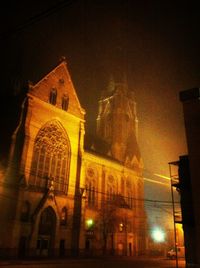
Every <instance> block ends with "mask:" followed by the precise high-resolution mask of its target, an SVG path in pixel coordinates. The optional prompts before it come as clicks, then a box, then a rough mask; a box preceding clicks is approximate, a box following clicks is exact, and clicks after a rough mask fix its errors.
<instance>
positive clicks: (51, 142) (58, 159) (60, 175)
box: [30, 121, 70, 192]
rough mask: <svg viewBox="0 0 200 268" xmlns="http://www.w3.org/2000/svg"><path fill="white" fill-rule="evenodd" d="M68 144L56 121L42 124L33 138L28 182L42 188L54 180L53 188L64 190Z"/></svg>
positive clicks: (68, 151) (66, 182)
mask: <svg viewBox="0 0 200 268" xmlns="http://www.w3.org/2000/svg"><path fill="white" fill-rule="evenodd" d="M69 162H70V144H69V140H68V137H67V135H66V133H65V132H64V131H63V130H62V128H61V126H60V125H59V123H58V122H56V121H52V122H49V123H47V124H45V125H44V127H42V128H41V129H40V130H39V132H38V135H37V137H36V139H35V144H34V152H33V159H32V167H31V174H30V184H31V185H36V186H39V187H42V188H46V187H49V182H50V181H54V189H55V190H57V191H64V192H66V190H67V188H68V175H69V168H68V167H69Z"/></svg>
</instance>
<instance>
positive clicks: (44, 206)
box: [0, 61, 146, 257]
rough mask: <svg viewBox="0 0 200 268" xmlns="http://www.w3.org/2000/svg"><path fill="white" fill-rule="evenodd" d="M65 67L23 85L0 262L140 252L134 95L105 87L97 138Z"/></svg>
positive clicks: (2, 210) (1, 202)
mask: <svg viewBox="0 0 200 268" xmlns="http://www.w3.org/2000/svg"><path fill="white" fill-rule="evenodd" d="M84 136H85V111H84V109H83V108H82V107H81V105H80V102H79V99H78V97H77V94H76V91H75V89H74V86H73V83H72V81H71V77H70V74H69V72H68V69H67V65H66V62H65V61H62V62H61V63H60V64H59V65H58V66H56V68H54V69H53V70H52V71H51V72H50V73H48V74H47V75H46V76H45V77H44V78H43V79H41V80H40V81H39V82H38V83H36V84H34V85H33V84H29V87H28V92H27V94H26V97H25V98H24V101H23V103H22V110H21V117H20V120H19V123H18V125H17V128H16V130H15V132H14V133H13V136H12V145H11V149H10V158H9V163H8V168H7V171H6V174H5V176H3V177H1V184H0V214H1V219H0V225H1V228H0V257H11V256H12V257H17V256H19V257H25V256H38V257H43V256H44V257H47V256H60V257H64V256H70V255H72V254H74V255H77V254H79V255H101V254H115V255H129V256H133V255H139V254H144V253H145V240H146V236H145V230H146V216H145V210H144V193H143V186H144V185H143V177H142V160H141V156H140V152H139V148H138V143H137V115H136V103H135V100H134V95H133V92H132V91H130V90H129V89H128V87H127V85H126V83H115V82H114V81H111V82H110V84H109V86H108V88H107V89H106V90H105V91H104V92H102V96H101V99H100V100H99V111H98V116H97V127H96V138H95V139H94V140H93V141H92V142H91V141H90V146H88V147H87V146H86V145H84Z"/></svg>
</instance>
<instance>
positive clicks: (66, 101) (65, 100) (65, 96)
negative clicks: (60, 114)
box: [62, 95, 69, 111]
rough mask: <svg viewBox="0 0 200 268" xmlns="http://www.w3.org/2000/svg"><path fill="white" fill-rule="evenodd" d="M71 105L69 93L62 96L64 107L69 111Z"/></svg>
mask: <svg viewBox="0 0 200 268" xmlns="http://www.w3.org/2000/svg"><path fill="white" fill-rule="evenodd" d="M68 105H69V97H68V96H67V95H63V97H62V109H63V110H64V111H67V109H68Z"/></svg>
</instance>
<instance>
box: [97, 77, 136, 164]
mask: <svg viewBox="0 0 200 268" xmlns="http://www.w3.org/2000/svg"><path fill="white" fill-rule="evenodd" d="M123 80H124V81H123V82H122V83H116V82H115V81H114V79H113V78H111V79H110V82H109V85H108V87H107V89H106V90H105V91H103V92H102V96H101V99H100V100H99V110H98V116H97V130H96V132H97V136H98V137H99V138H100V139H102V140H103V141H104V142H105V143H106V144H108V147H109V151H108V152H107V154H108V155H110V156H111V157H113V158H114V159H116V160H118V161H120V162H122V163H123V164H125V165H127V166H129V167H133V165H134V163H133V162H136V161H137V162H139V161H140V152H139V148H138V143H137V135H138V119H137V114H136V102H135V98H134V92H133V91H131V90H129V88H128V85H127V81H126V79H123Z"/></svg>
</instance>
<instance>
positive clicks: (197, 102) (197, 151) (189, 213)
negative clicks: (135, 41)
mask: <svg viewBox="0 0 200 268" xmlns="http://www.w3.org/2000/svg"><path fill="white" fill-rule="evenodd" d="M180 100H181V102H182V103H183V115H184V121H185V130H186V140H187V146H188V157H186V158H182V159H181V158H180V168H179V169H180V170H179V177H180V183H181V184H182V186H183V187H182V214H183V221H184V224H183V229H184V238H185V253H186V266H187V267H191V266H192V267H200V255H199V252H200V239H199V238H200V207H199V202H200V192H199V189H200V170H199V159H200V89H199V88H192V89H189V90H185V91H182V92H180Z"/></svg>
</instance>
